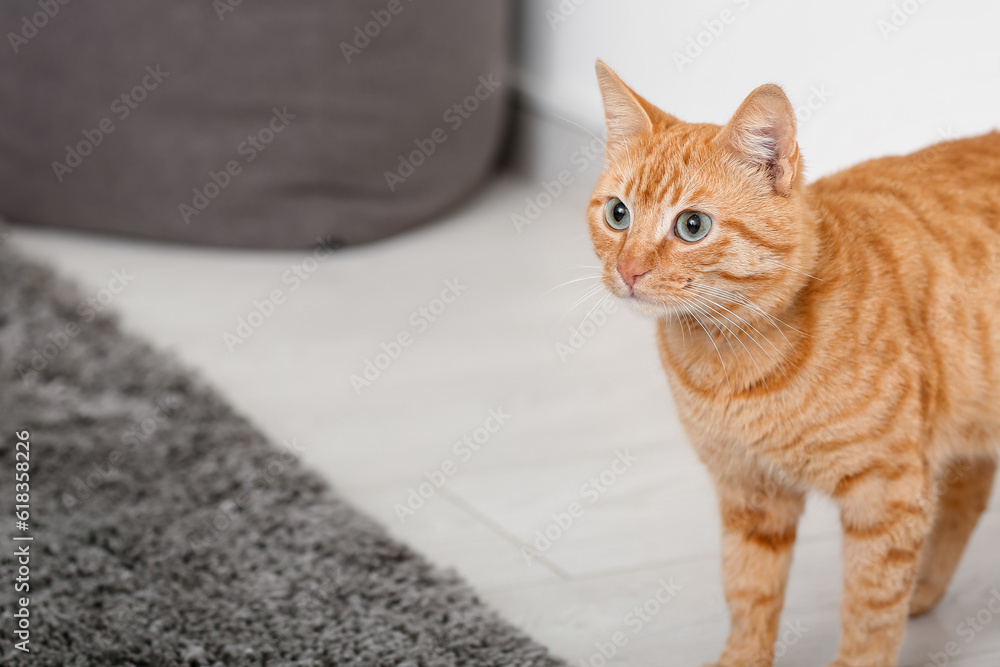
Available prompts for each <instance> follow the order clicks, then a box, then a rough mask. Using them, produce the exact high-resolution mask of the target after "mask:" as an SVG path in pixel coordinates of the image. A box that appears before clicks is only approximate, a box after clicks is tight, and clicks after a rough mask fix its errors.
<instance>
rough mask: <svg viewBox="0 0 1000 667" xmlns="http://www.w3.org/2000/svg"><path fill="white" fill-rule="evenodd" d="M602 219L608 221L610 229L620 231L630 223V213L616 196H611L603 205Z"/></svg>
mask: <svg viewBox="0 0 1000 667" xmlns="http://www.w3.org/2000/svg"><path fill="white" fill-rule="evenodd" d="M604 219H605V220H607V221H608V225H610V226H611V229H617V230H618V231H621V230H623V229H628V226H629V225H630V224H631V223H632V214H631V213H629V210H628V206H626V205H625V204H623V203H622V200H621V199H619V198H618V197H612V198H611V199H609V200H608V203H607V204H605V205H604Z"/></svg>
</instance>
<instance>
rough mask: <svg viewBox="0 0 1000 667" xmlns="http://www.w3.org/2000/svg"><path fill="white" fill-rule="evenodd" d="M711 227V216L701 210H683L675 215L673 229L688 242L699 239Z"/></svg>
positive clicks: (703, 236)
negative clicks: (675, 220)
mask: <svg viewBox="0 0 1000 667" xmlns="http://www.w3.org/2000/svg"><path fill="white" fill-rule="evenodd" d="M711 228H712V216H710V215H709V214H708V213H702V212H701V211H684V212H683V213H681V214H680V215H679V216H677V224H676V225H674V231H675V232H676V233H677V236H679V237H681V238H682V239H683V240H685V241H687V242H688V243H694V242H696V241H700V240H702V239H703V238H705V236H706V235H707V234H708V230H710V229H711Z"/></svg>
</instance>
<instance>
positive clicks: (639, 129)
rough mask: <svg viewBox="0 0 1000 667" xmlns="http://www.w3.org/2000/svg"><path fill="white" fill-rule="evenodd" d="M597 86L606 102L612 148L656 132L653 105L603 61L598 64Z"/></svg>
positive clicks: (605, 117) (605, 108)
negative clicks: (621, 142)
mask: <svg viewBox="0 0 1000 667" xmlns="http://www.w3.org/2000/svg"><path fill="white" fill-rule="evenodd" d="M597 83H598V84H599V85H600V87H601V98H602V99H603V100H604V119H605V121H607V125H608V143H609V144H610V143H612V142H618V141H622V140H623V139H628V138H629V137H632V136H635V135H639V134H649V133H650V132H652V131H653V119H652V117H651V115H650V107H652V105H651V104H649V103H648V102H646V100H644V99H642V98H641V97H639V95H638V94H636V92H635V91H634V90H632V89H631V88H629V87H628V86H626V85H625V82H624V81H622V80H621V79H619V78H618V75H617V74H615V73H614V72H612V71H611V68H610V67H608V66H607V65H605V64H604V62H603V61H601V60H598V61H597Z"/></svg>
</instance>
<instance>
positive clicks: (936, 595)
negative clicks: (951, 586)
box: [910, 581, 946, 616]
mask: <svg viewBox="0 0 1000 667" xmlns="http://www.w3.org/2000/svg"><path fill="white" fill-rule="evenodd" d="M945 590H946V587H945V586H941V585H939V584H937V583H934V582H927V581H921V582H917V587H916V588H915V589H914V591H913V595H912V597H910V616H920V615H921V614H926V613H927V612H929V611H930V610H931V609H933V608H934V605H936V604H937V603H938V602H940V601H941V598H942V597H944V593H945Z"/></svg>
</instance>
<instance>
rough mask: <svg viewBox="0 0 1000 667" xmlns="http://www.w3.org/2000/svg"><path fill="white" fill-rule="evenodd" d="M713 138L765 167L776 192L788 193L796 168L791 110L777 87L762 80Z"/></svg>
mask: <svg viewBox="0 0 1000 667" xmlns="http://www.w3.org/2000/svg"><path fill="white" fill-rule="evenodd" d="M715 141H716V142H717V143H718V144H720V145H722V146H725V147H726V148H727V149H729V150H731V151H732V152H733V153H735V154H736V156H737V157H738V158H739V159H741V160H744V161H746V162H749V163H751V164H753V165H754V166H758V167H761V168H763V169H765V170H766V171H767V173H768V175H769V176H770V178H771V182H772V184H773V185H774V191H775V192H776V193H778V194H779V195H782V196H785V195H788V193H789V191H790V190H791V187H792V183H793V182H794V181H795V175H796V173H797V172H798V168H799V146H798V143H797V142H796V140H795V110H794V109H793V108H792V103H791V102H789V101H788V96H787V95H785V91H783V90H782V89H781V87H779V86H776V85H774V84H771V83H769V84H765V85H763V86H761V87H759V88H757V89H756V90H754V91H753V92H752V93H750V95H748V96H747V98H746V99H745V100H743V104H741V105H740V108H739V109H737V110H736V113H735V114H733V117H732V118H731V119H730V120H729V122H728V123H726V125H725V127H723V128H722V131H721V132H719V134H718V136H717V137H716V138H715Z"/></svg>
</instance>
